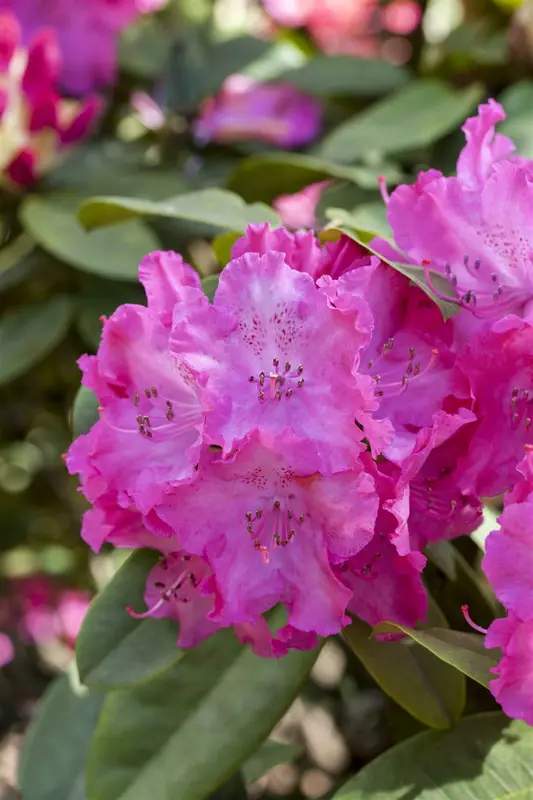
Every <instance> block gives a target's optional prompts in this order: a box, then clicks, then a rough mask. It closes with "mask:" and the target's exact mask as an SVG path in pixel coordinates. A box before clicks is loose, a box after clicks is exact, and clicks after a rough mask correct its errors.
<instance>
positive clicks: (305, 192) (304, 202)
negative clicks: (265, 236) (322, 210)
mask: <svg viewBox="0 0 533 800" xmlns="http://www.w3.org/2000/svg"><path fill="white" fill-rule="evenodd" d="M331 183H332V181H320V183H311V184H310V185H309V186H306V187H305V188H304V189H302V190H301V191H299V192H295V193H294V194H280V196H279V197H276V199H275V200H274V202H273V203H272V205H273V206H274V208H275V210H276V211H277V212H278V214H279V215H280V217H281V221H282V223H283V225H285V226H286V227H287V228H293V229H294V230H296V229H298V228H316V226H317V218H316V209H317V206H318V204H319V202H320V199H321V197H322V195H323V193H324V192H325V190H326V189H327V188H328V186H330V185H331Z"/></svg>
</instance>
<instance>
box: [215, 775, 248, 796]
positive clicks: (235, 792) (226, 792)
mask: <svg viewBox="0 0 533 800" xmlns="http://www.w3.org/2000/svg"><path fill="white" fill-rule="evenodd" d="M209 800H248V793H247V791H246V785H245V783H244V778H243V776H242V774H241V773H240V772H237V774H236V775H234V776H233V777H232V778H230V779H229V781H226V783H225V784H224V785H223V786H221V787H220V789H217V791H216V792H215V793H214V794H212V795H211V796H210V798H209Z"/></svg>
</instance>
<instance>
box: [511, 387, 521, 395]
mask: <svg viewBox="0 0 533 800" xmlns="http://www.w3.org/2000/svg"><path fill="white" fill-rule="evenodd" d="M519 392H520V389H519V388H518V386H515V387H514V389H513V391H512V392H511V397H518V394H519Z"/></svg>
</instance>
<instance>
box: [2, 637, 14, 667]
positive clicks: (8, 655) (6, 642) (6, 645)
mask: <svg viewBox="0 0 533 800" xmlns="http://www.w3.org/2000/svg"><path fill="white" fill-rule="evenodd" d="M13 655H14V648H13V642H12V641H11V639H10V638H9V636H7V634H5V633H0V667H5V665H6V664H9V662H10V661H12V660H13Z"/></svg>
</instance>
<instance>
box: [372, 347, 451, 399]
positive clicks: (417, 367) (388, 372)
mask: <svg viewBox="0 0 533 800" xmlns="http://www.w3.org/2000/svg"><path fill="white" fill-rule="evenodd" d="M438 355H439V351H438V350H436V349H433V350H431V354H430V357H429V360H428V362H427V364H426V365H425V366H424V367H422V364H421V362H420V361H419V360H418V359H417V358H416V350H415V348H414V347H410V348H409V352H408V355H407V356H401V355H400V356H399V354H398V352H397V350H395V345H394V339H393V338H390V339H388V340H387V341H386V342H385V344H384V345H383V346H382V348H381V352H380V354H379V356H378V357H377V359H370V360H369V361H368V363H367V369H368V371H369V373H370V375H372V377H373V378H374V380H375V382H376V384H377V386H376V389H375V390H374V394H375V395H376V397H383V396H384V395H385V394H386V395H387V397H393V396H394V395H397V394H401V393H402V392H404V391H405V390H406V389H407V388H408V386H409V385H410V384H411V383H412V382H413V381H414V380H415V379H416V378H421V377H422V375H425V374H426V373H427V372H428V371H429V370H430V369H432V368H433V367H434V365H435V363H436V361H437V358H438Z"/></svg>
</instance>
